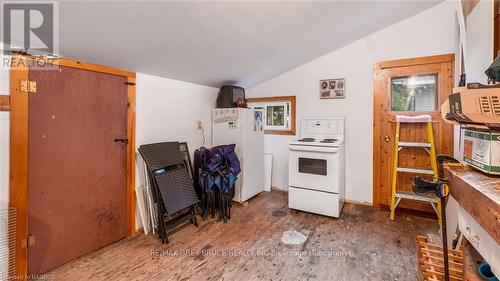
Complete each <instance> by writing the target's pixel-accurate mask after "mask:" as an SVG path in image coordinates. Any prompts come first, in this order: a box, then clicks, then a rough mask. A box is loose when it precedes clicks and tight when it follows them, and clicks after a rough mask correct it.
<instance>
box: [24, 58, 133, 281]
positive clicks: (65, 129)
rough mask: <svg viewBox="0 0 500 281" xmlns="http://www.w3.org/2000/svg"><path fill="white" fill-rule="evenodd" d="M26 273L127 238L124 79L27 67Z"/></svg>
mask: <svg viewBox="0 0 500 281" xmlns="http://www.w3.org/2000/svg"><path fill="white" fill-rule="evenodd" d="M29 78H30V80H33V81H36V82H37V92H36V93H34V94H30V97H29V184H28V190H29V192H28V212H29V220H28V221H29V223H28V231H29V234H30V235H31V236H34V237H35V239H34V241H35V243H34V245H33V246H31V247H30V248H29V251H28V272H29V274H40V273H45V272H47V271H49V270H51V269H53V268H55V267H57V266H60V265H62V264H64V263H66V262H68V261H70V260H73V259H75V258H77V257H79V256H82V255H84V254H87V253H89V252H91V251H94V250H96V249H98V248H101V247H103V246H106V245H109V244H111V243H113V242H115V241H118V240H120V239H122V238H124V237H126V235H127V206H126V204H127V197H126V196H127V193H126V161H127V159H126V149H127V145H126V144H125V143H124V142H115V139H121V138H126V137H127V85H126V84H125V82H127V78H126V77H123V76H117V75H111V74H105V73H98V72H93V71H87V70H82V69H76V68H69V67H63V66H61V68H60V71H59V70H58V71H49V70H30V71H29Z"/></svg>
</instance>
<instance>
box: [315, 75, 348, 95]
mask: <svg viewBox="0 0 500 281" xmlns="http://www.w3.org/2000/svg"><path fill="white" fill-rule="evenodd" d="M345 89H346V85H345V78H337V79H325V80H319V98H320V99H344V98H345Z"/></svg>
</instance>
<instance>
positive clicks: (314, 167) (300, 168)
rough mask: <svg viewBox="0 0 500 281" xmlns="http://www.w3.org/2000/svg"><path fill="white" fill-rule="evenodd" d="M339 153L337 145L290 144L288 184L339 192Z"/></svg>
mask: <svg viewBox="0 0 500 281" xmlns="http://www.w3.org/2000/svg"><path fill="white" fill-rule="evenodd" d="M339 155H340V150H339V148H337V147H326V146H307V145H290V148H289V185H290V186H292V187H298V188H304V189H313V190H319V191H324V192H330V193H339V186H340V167H339V157H340V156H339Z"/></svg>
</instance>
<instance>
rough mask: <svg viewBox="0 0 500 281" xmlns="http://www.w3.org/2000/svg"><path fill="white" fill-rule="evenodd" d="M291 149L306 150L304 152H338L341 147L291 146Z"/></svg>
mask: <svg viewBox="0 0 500 281" xmlns="http://www.w3.org/2000/svg"><path fill="white" fill-rule="evenodd" d="M289 150H290V151H304V152H321V153H332V154H333V153H337V152H339V149H338V148H336V147H324V146H323V147H317V146H295V145H293V146H290V147H289Z"/></svg>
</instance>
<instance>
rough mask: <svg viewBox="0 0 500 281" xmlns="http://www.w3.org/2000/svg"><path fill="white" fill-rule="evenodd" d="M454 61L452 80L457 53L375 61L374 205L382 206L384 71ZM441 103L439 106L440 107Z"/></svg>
mask: <svg viewBox="0 0 500 281" xmlns="http://www.w3.org/2000/svg"><path fill="white" fill-rule="evenodd" d="M449 62H451V63H452V67H451V72H452V81H454V80H453V77H454V63H455V54H445V55H436V56H426V57H418V58H409V59H398V60H389V61H382V62H378V63H375V64H374V66H373V206H374V207H380V202H381V198H380V160H381V159H380V153H379V150H380V144H381V142H382V140H381V135H380V129H381V125H382V124H380V114H381V107H380V103H381V100H382V94H383V93H382V90H381V85H382V83H383V82H384V81H383V75H382V71H383V70H385V69H389V68H396V67H404V66H418V65H424V64H434V63H449ZM440 107H441V105H439V107H438V108H440Z"/></svg>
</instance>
